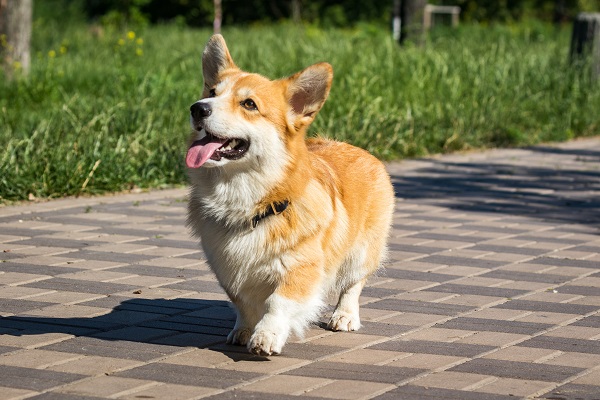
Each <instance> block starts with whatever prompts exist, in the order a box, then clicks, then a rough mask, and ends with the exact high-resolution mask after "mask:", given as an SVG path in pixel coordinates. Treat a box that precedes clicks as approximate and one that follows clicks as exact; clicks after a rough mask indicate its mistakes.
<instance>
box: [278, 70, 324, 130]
mask: <svg viewBox="0 0 600 400" xmlns="http://www.w3.org/2000/svg"><path fill="white" fill-rule="evenodd" d="M332 80H333V68H332V67H331V65H329V64H328V63H318V64H314V65H311V66H310V67H308V68H306V69H304V70H302V71H300V72H298V73H297V74H295V75H292V76H290V77H289V78H288V87H287V100H288V103H289V105H290V108H291V111H292V114H293V118H294V126H295V127H296V129H300V128H301V127H303V126H307V125H309V124H310V123H311V122H312V121H313V120H314V119H315V116H316V115H317V113H318V112H319V110H320V109H321V107H322V106H323V104H324V103H325V100H327V96H329V89H330V88H331V81H332Z"/></svg>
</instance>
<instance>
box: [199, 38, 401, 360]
mask: <svg viewBox="0 0 600 400" xmlns="http://www.w3.org/2000/svg"><path fill="white" fill-rule="evenodd" d="M203 66H204V78H205V87H204V97H205V98H206V97H208V96H209V93H210V91H211V89H215V88H218V89H219V91H220V92H216V97H215V98H214V99H205V100H201V101H206V102H209V104H211V105H212V107H214V111H213V114H214V115H211V116H210V117H207V121H205V122H204V123H205V124H207V125H208V123H210V122H211V120H210V119H209V118H222V120H223V121H225V122H220V125H218V126H219V127H220V126H223V125H227V124H228V121H231V124H232V126H236V127H237V126H240V127H250V128H248V129H249V130H250V131H249V132H248V134H247V137H248V140H249V142H250V149H249V151H248V153H247V155H245V156H244V158H242V159H240V160H237V161H233V162H230V163H223V165H220V164H219V162H215V164H216V167H212V168H206V167H202V168H198V169H195V170H191V171H190V178H191V181H192V186H191V198H190V207H189V210H190V212H189V225H190V226H191V227H192V229H193V230H194V233H196V234H197V235H198V236H200V237H201V238H202V241H203V245H204V247H205V251H206V253H207V256H208V258H209V260H208V261H209V264H210V265H211V268H212V269H213V270H214V271H215V273H216V274H217V277H218V278H219V281H220V283H221V285H222V286H223V287H224V289H225V290H226V292H227V293H228V295H229V296H230V298H231V299H232V301H233V302H234V304H235V305H236V307H237V311H238V322H237V323H236V328H234V331H233V332H232V334H231V335H230V337H229V339H228V340H229V341H230V342H232V343H236V344H247V345H248V347H249V349H250V350H251V351H252V352H255V353H257V354H271V353H278V352H279V351H281V347H282V346H283V343H285V340H286V339H287V336H288V334H289V332H290V331H291V330H293V331H301V330H302V328H303V327H305V326H306V324H307V322H309V321H310V320H311V319H312V318H314V317H315V313H317V312H318V310H319V305H320V304H321V303H322V300H323V297H324V296H325V295H326V293H327V292H328V291H330V290H333V291H337V292H338V293H340V294H341V297H340V301H339V303H338V307H337V310H336V312H335V313H334V316H333V317H332V320H331V321H330V324H329V326H330V328H331V329H334V330H354V329H358V327H359V326H360V322H359V320H358V294H359V293H360V290H361V289H362V287H363V286H364V283H365V281H366V278H367V277H368V276H369V275H370V274H372V273H373V272H374V271H375V270H376V269H377V268H378V267H379V266H380V264H381V262H382V260H383V259H384V257H385V252H386V240H387V235H388V232H389V227H390V224H391V218H392V212H393V207H394V193H393V188H392V185H391V183H390V179H389V176H388V174H387V172H386V170H385V168H384V166H383V165H382V164H381V162H379V161H378V160H377V159H376V158H375V157H373V156H372V155H370V154H369V153H368V152H366V151H364V150H362V149H359V148H356V147H354V146H351V145H349V144H346V143H340V142H335V141H331V140H326V139H309V140H306V138H305V135H306V129H307V127H308V126H309V124H310V123H311V122H312V120H313V119H314V118H315V116H316V114H317V112H318V111H319V109H320V108H321V106H322V105H323V103H324V102H325V99H326V98H327V96H328V93H329V88H330V86H331V81H332V69H331V66H329V64H325V63H321V64H316V65H314V66H311V67H309V68H307V69H305V70H303V71H301V72H299V73H297V74H295V75H293V76H291V77H289V78H286V79H280V80H275V81H270V80H268V79H266V78H264V77H262V76H260V75H256V74H248V73H245V72H242V71H241V70H239V69H238V68H237V67H236V66H235V64H234V63H233V60H232V59H231V56H230V55H229V51H228V50H227V47H226V45H225V42H224V41H223V39H222V37H220V36H214V37H213V38H212V39H211V41H210V42H209V45H208V46H207V49H206V50H205V53H204V58H203ZM219 85H220V86H219ZM248 98H251V99H252V100H253V101H254V102H255V104H256V106H257V108H258V110H257V111H252V110H248V109H246V108H244V107H241V106H240V103H241V102H243V101H244V99H248ZM217 112H218V113H219V115H217ZM222 113H225V114H226V115H225V116H222V115H221V114H222ZM219 121H221V120H219ZM215 126H217V125H215ZM253 126H256V127H257V128H256V132H254V131H253V130H252V129H253V128H252V127H253ZM265 126H266V127H268V132H267V131H261V130H260V129H259V128H258V127H265ZM211 129H213V132H212V133H213V134H218V135H220V136H222V137H229V136H227V135H228V134H229V133H228V131H227V130H225V131H223V132H214V129H215V128H211ZM236 129H237V128H236ZM261 129H262V128H261ZM262 135H272V136H270V137H269V140H271V143H280V145H281V148H282V149H283V150H282V151H283V152H284V153H285V154H281V155H280V157H282V158H285V163H284V164H283V162H282V164H281V166H280V167H277V168H275V167H266V166H265V167H264V168H265V170H264V173H263V171H262V170H261V168H262V165H261V164H260V162H258V161H257V162H255V163H254V164H250V163H252V162H254V161H253V160H254V158H252V157H256V158H257V160H260V157H261V156H262V155H261V154H258V155H254V154H252V153H251V151H252V150H253V148H252V146H253V145H254V146H255V145H257V144H260V143H261V142H260V141H261V140H263V139H264V137H265V136H262ZM273 135H274V136H273ZM194 138H195V139H196V140H197V138H198V133H195V134H194V137H193V138H192V141H193V140H194ZM278 146H279V145H278ZM267 151H270V149H267ZM274 156H277V154H275V155H274ZM266 157H273V155H271V156H268V155H267V156H266ZM267 162H270V160H267ZM244 163H249V164H248V167H243V166H245V165H246V164H244ZM277 165H279V164H277ZM247 170H252V171H254V170H256V171H258V172H257V174H258V176H262V177H263V178H260V179H258V180H257V179H255V178H252V179H251V178H248V179H247V181H248V187H247V188H246V187H239V189H240V191H243V190H246V191H247V192H248V193H254V192H256V193H259V194H257V195H256V196H257V197H256V199H255V200H254V201H250V204H252V205H251V206H250V207H249V209H248V210H245V212H246V214H244V210H242V211H241V215H246V216H245V217H239V218H238V219H237V220H234V219H233V217H231V220H227V218H230V216H229V214H228V213H229V212H231V211H233V210H232V209H229V208H227V207H228V206H225V205H223V206H222V207H221V208H222V209H223V221H226V222H220V220H219V218H218V217H215V216H214V215H212V214H209V213H207V212H206V208H207V207H208V206H207V201H206V200H204V199H205V198H206V197H207V196H213V197H214V198H215V199H217V201H219V200H218V199H219V198H218V196H217V195H216V194H214V193H212V192H210V191H209V188H212V187H216V186H218V185H227V184H228V180H231V179H233V178H232V177H233V176H234V174H243V173H247ZM240 182H246V180H243V179H240ZM252 185H256V186H260V185H262V186H260V187H264V190H262V192H261V191H260V190H259V189H256V188H254V187H252ZM231 190H232V192H233V193H237V192H236V191H235V190H236V188H234V187H232V188H231ZM236 195H237V194H236ZM240 196H241V194H240ZM213 197H211V199H212V198H213ZM228 200H230V199H229V198H224V199H222V201H223V202H224V203H226V202H227V201H228ZM246 200H248V199H246V198H245V197H244V198H241V197H240V204H243V203H244V201H246ZM212 201H213V202H214V201H215V200H212ZM282 201H287V202H289V206H288V208H287V209H286V210H285V211H283V212H282V213H281V214H280V215H275V216H270V217H268V218H266V219H264V220H262V221H261V222H260V223H259V225H258V226H257V227H256V229H255V230H252V229H251V228H249V227H248V224H247V222H248V221H249V220H250V219H251V218H252V216H253V215H256V214H258V213H260V212H262V211H264V210H265V209H267V208H268V207H270V206H271V205H272V204H274V203H279V202H282ZM211 206H213V205H212V203H211ZM218 206H219V207H220V205H216V206H214V207H215V208H216V209H218V210H220V208H218ZM236 211H237V210H236ZM213 214H217V211H213ZM232 226H233V228H232ZM217 235H218V237H219V241H218V242H217V241H211V240H212V236H217ZM223 241H224V242H225V243H223ZM249 247H252V248H256V249H260V250H259V252H260V254H254V252H255V250H251V249H249ZM258 271H260V272H258ZM265 271H266V272H265ZM264 274H267V275H264ZM286 308H287V310H286ZM278 321H279V322H278ZM280 325H281V326H280Z"/></svg>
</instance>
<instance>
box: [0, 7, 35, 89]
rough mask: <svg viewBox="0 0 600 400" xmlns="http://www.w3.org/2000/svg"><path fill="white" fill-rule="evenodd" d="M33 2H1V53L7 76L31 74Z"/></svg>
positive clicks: (9, 77)
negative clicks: (19, 72) (17, 73)
mask: <svg viewBox="0 0 600 400" xmlns="http://www.w3.org/2000/svg"><path fill="white" fill-rule="evenodd" d="M32 8H33V0H0V35H1V38H0V45H1V48H0V52H1V53H2V58H3V64H4V71H5V75H6V77H7V78H8V79H11V78H12V77H13V74H14V72H15V71H18V70H20V71H22V73H23V74H27V73H28V72H29V66H30V64H31V58H30V55H29V48H30V44H31V12H32Z"/></svg>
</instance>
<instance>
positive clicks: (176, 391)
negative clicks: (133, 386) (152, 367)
mask: <svg viewBox="0 0 600 400" xmlns="http://www.w3.org/2000/svg"><path fill="white" fill-rule="evenodd" d="M217 391H218V390H215V389H214V388H207V387H199V386H185V385H173V384H169V383H166V384H161V385H154V386H151V387H149V388H148V389H144V390H139V391H138V390H136V391H135V392H134V393H130V394H127V395H121V396H119V399H123V400H140V399H169V400H187V399H196V398H199V397H200V396H207V395H210V394H212V393H214V392H217Z"/></svg>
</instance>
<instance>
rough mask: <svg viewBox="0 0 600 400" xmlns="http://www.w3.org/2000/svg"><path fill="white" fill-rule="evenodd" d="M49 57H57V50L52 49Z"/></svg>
mask: <svg viewBox="0 0 600 400" xmlns="http://www.w3.org/2000/svg"><path fill="white" fill-rule="evenodd" d="M48 57H50V58H54V57H56V51H54V50H50V51H49V52H48Z"/></svg>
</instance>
